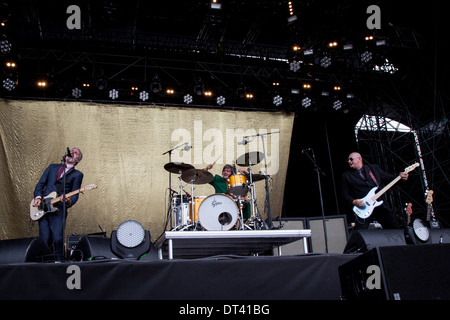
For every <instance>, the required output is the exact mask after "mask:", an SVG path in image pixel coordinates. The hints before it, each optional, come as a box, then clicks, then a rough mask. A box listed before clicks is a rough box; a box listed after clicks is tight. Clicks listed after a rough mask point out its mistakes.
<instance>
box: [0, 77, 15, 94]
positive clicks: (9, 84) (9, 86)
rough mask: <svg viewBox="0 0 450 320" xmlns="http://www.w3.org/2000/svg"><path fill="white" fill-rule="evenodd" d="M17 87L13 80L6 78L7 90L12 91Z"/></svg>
mask: <svg viewBox="0 0 450 320" xmlns="http://www.w3.org/2000/svg"><path fill="white" fill-rule="evenodd" d="M15 87H16V85H15V83H14V81H12V80H11V79H9V78H6V79H5V80H3V88H5V89H6V90H8V91H12V90H14V88H15Z"/></svg>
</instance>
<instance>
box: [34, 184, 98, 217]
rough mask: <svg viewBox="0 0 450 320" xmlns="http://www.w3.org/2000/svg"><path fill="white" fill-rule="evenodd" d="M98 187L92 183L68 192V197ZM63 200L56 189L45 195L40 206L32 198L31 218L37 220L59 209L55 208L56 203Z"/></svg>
mask: <svg viewBox="0 0 450 320" xmlns="http://www.w3.org/2000/svg"><path fill="white" fill-rule="evenodd" d="M96 188H97V185H96V184H90V185H87V186H86V187H84V188H81V189H78V190H75V191H72V192H69V193H67V194H66V198H70V197H71V196H73V195H76V194H78V193H82V192H83V191H86V190H93V189H96ZM61 201H62V196H59V197H58V195H57V193H56V191H54V192H52V193H50V194H48V195H47V196H46V197H44V198H43V199H42V201H41V205H40V206H39V207H35V206H34V199H33V200H31V203H30V218H31V220H33V221H36V220H39V219H41V218H42V217H44V216H45V215H46V214H47V213H49V212H55V211H58V208H55V207H54V205H55V204H57V203H58V202H61Z"/></svg>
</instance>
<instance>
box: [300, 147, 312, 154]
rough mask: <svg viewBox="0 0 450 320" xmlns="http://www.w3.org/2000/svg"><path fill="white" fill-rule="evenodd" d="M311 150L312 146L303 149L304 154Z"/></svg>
mask: <svg viewBox="0 0 450 320" xmlns="http://www.w3.org/2000/svg"><path fill="white" fill-rule="evenodd" d="M311 150H312V148H308V149H303V150H302V154H305V153H306V152H308V151H311Z"/></svg>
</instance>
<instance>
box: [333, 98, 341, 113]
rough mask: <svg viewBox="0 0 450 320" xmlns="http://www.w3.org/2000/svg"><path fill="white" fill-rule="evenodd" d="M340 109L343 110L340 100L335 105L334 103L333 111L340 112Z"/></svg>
mask: <svg viewBox="0 0 450 320" xmlns="http://www.w3.org/2000/svg"><path fill="white" fill-rule="evenodd" d="M340 108H342V102H341V101H340V100H336V101H335V102H334V103H333V109H334V110H336V111H337V110H339V109H340Z"/></svg>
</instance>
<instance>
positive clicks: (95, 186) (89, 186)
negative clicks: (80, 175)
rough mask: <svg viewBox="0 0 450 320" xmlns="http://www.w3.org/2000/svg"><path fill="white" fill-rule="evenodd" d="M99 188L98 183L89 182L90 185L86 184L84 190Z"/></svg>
mask: <svg viewBox="0 0 450 320" xmlns="http://www.w3.org/2000/svg"><path fill="white" fill-rule="evenodd" d="M97 188H98V186H97V185H96V184H89V185H87V186H85V187H84V188H83V190H93V189H97Z"/></svg>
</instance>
